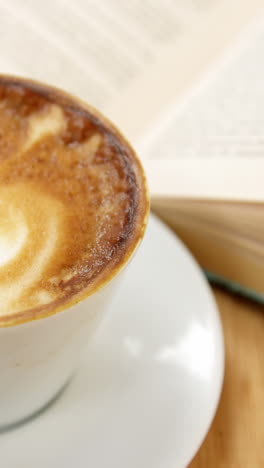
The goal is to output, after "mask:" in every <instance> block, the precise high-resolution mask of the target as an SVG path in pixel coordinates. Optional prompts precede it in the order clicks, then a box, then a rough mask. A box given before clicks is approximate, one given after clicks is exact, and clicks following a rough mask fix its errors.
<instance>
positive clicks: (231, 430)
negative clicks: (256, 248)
mask: <svg viewBox="0 0 264 468" xmlns="http://www.w3.org/2000/svg"><path fill="white" fill-rule="evenodd" d="M214 294H215V298H216V301H217V303H218V306H219V310H220V314H221V317H222V321H223V327H224V334H225V348H226V371H225V380H224V387H223V392H222V396H221V400H220V404H219V408H218V411H217V413H216V416H215V419H214V422H213V424H212V427H211V429H210V431H209V433H208V435H207V437H206V439H205V441H204V443H203V445H202V446H201V448H200V450H199V452H198V453H197V455H196V456H195V458H194V459H193V461H192V463H191V464H190V465H189V467H188V468H262V467H263V468H264V307H263V306H258V305H256V304H253V303H252V302H250V301H246V300H243V299H239V298H237V297H235V296H232V295H229V294H228V293H226V292H223V291H222V290H220V289H216V288H215V289H214Z"/></svg>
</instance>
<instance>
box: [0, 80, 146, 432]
mask: <svg viewBox="0 0 264 468" xmlns="http://www.w3.org/2000/svg"><path fill="white" fill-rule="evenodd" d="M0 80H1V81H5V80H6V81H7V82H9V81H11V82H12V83H16V82H17V83H19V82H21V81H24V82H25V81H26V83H29V84H30V85H32V86H34V87H36V89H41V90H44V91H45V93H46V94H47V95H48V96H51V97H52V96H53V95H54V96H60V99H61V100H63V102H69V103H70V104H72V102H73V101H74V104H75V105H77V106H78V103H79V105H80V106H81V107H82V108H83V109H87V110H88V111H89V112H90V113H92V114H93V115H95V116H96V117H97V118H98V119H100V120H101V121H102V122H103V124H104V126H105V128H106V129H107V128H108V129H109V131H110V132H113V133H114V134H115V135H117V138H119V139H120V141H121V142H122V145H123V146H125V147H127V148H129V151H130V154H132V159H131V161H133V164H134V166H135V167H136V169H135V174H136V171H137V174H138V180H139V181H140V184H141V185H140V184H139V186H140V187H141V192H140V193H141V195H140V197H139V198H140V200H141V201H140V202H139V205H138V213H139V215H138V219H140V220H141V221H138V220H137V221H136V223H137V224H135V226H137V231H135V233H136V235H135V236H134V237H133V236H132V237H131V239H132V240H131V242H130V245H129V247H128V248H127V250H125V255H124V256H123V257H122V258H123V259H122V260H120V263H119V264H118V267H113V268H112V270H111V267H110V269H109V271H108V270H106V271H107V272H108V273H106V276H105V277H104V279H103V281H102V282H101V283H100V281H99V286H98V285H97V286H96V288H95V289H94V292H92V293H91V292H89V291H88V292H87V294H86V293H85V291H84V294H83V296H84V298H83V299H82V300H81V301H80V302H78V303H76V304H75V305H72V306H71V307H69V308H67V304H66V305H65V308H64V309H63V310H59V311H57V310H56V311H54V313H52V312H50V311H49V313H47V314H46V315H45V312H44V313H43V314H42V315H41V316H36V315H34V314H33V315H32V314H31V315H30V314H29V316H27V313H25V314H24V313H23V314H22V315H23V317H22V320H21V316H20V317H18V318H16V314H13V315H14V316H13V318H12V320H11V321H10V320H9V318H8V317H7V322H6V323H5V322H4V321H3V320H2V319H3V317H2V316H1V317H0V318H1V320H0V430H5V429H7V428H9V427H10V426H12V425H14V424H17V423H18V422H21V421H23V420H25V419H27V418H28V417H30V416H32V415H33V414H35V413H36V412H38V411H39V410H41V409H42V408H43V407H45V406H46V405H47V404H48V403H49V402H50V401H51V400H52V399H54V398H55V396H56V395H57V394H58V393H59V392H60V390H61V389H62V388H63V387H64V386H65V385H66V383H67V382H68V380H69V379H70V377H71V376H72V374H73V372H74V370H75V369H76V367H77V365H78V362H79V358H80V355H81V352H82V350H83V348H84V346H85V345H86V344H87V343H89V340H90V339H91V336H92V335H93V333H94V330H95V329H96V326H97V324H98V323H99V321H100V319H101V318H102V316H103V315H104V313H105V312H106V311H107V305H108V304H109V301H110V300H111V297H112V295H113V292H114V290H115V288H116V287H117V285H118V281H117V279H118V278H119V276H120V274H121V275H122V274H123V270H124V267H125V266H126V264H127V263H128V261H129V260H130V259H131V258H132V255H133V254H134V252H135V251H136V248H137V246H138V244H139V243H140V240H141V238H142V235H143V233H144V230H145V226H146V221H147V216H148V208H149V206H148V205H149V204H148V196H147V189H146V185H145V180H144V174H143V170H142V168H141V166H140V163H139V161H138V160H137V157H136V156H135V154H134V152H133V150H132V149H131V148H130V146H129V144H128V143H127V142H126V141H125V139H124V138H123V137H122V135H121V134H120V133H119V132H118V130H117V129H115V127H114V126H113V125H112V124H110V123H109V122H108V121H107V119H105V118H104V117H103V116H101V115H100V114H99V113H98V112H97V111H95V109H91V108H90V107H89V106H87V105H86V104H84V103H81V102H80V101H78V100H77V99H76V98H72V97H71V96H69V95H67V93H64V92H62V91H58V90H55V89H54V88H51V87H48V86H46V85H42V84H39V83H33V82H31V81H29V80H22V79H20V78H13V77H1V78H0ZM131 164H132V162H131ZM133 229H135V227H134V228H133V227H132V230H133ZM107 275H108V276H107ZM55 312H56V313H55Z"/></svg>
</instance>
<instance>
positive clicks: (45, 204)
mask: <svg viewBox="0 0 264 468" xmlns="http://www.w3.org/2000/svg"><path fill="white" fill-rule="evenodd" d="M0 199H1V205H0V219H1V220H3V222H2V223H1V224H0V281H1V286H0V296H1V304H2V307H3V310H5V311H8V312H9V313H10V312H14V311H16V310H20V309H21V306H22V307H23V306H24V307H28V306H29V305H30V306H32V307H34V306H36V305H39V304H40V303H43V302H46V301H47V302H49V301H50V300H52V292H51V291H48V290H45V289H41V288H40V287H39V280H40V279H41V278H42V277H43V275H44V272H45V269H46V268H47V267H48V265H49V262H51V261H52V262H54V259H56V254H57V253H58V251H59V249H60V242H63V238H62V233H63V232H64V234H65V228H64V227H63V223H65V220H64V218H65V216H64V210H65V208H64V206H63V205H62V203H61V202H59V201H58V200H55V199H54V198H52V197H49V196H48V195H47V194H43V193H41V192H40V191H37V190H36V188H33V187H31V186H30V184H27V185H23V184H17V185H15V186H9V187H5V188H2V189H0ZM36 285H38V287H37V291H36V292H35V293H33V294H32V292H33V291H34V288H35V286H36ZM24 307H23V308H24Z"/></svg>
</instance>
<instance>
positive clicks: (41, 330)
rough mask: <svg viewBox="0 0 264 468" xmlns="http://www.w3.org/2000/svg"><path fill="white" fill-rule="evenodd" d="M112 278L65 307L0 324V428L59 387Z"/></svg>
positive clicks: (91, 328) (38, 405)
mask: <svg viewBox="0 0 264 468" xmlns="http://www.w3.org/2000/svg"><path fill="white" fill-rule="evenodd" d="M121 274H123V271H122V273H121ZM118 279H119V277H117V278H116V279H112V280H111V281H110V283H109V284H107V285H106V286H104V287H102V288H101V289H99V290H98V291H97V292H95V293H94V294H92V295H91V296H88V297H87V298H86V299H84V300H83V301H81V302H79V303H78V304H76V305H75V306H73V307H70V308H69V309H66V310H63V311H61V312H58V313H56V314H54V315H50V316H48V317H46V318H40V319H39V320H33V321H30V322H27V323H23V324H18V325H14V326H10V327H3V328H0V429H2V430H3V429H6V428H8V426H10V425H13V424H15V423H17V422H20V421H22V420H24V419H25V418H28V417H30V416H31V415H33V414H34V413H36V412H37V411H38V410H40V409H42V408H43V407H44V406H45V405H46V404H47V403H48V402H50V401H51V400H52V399H53V398H54V397H55V396H56V395H57V394H58V392H59V391H60V390H61V389H62V388H63V387H64V385H65V384H66V383H67V381H68V380H69V379H70V377H71V376H72V374H73V372H74V370H75V369H76V366H77V365H78V362H79V359H80V355H81V352H82V350H83V348H84V346H85V345H86V344H87V343H89V340H90V338H91V336H92V334H93V333H94V331H95V329H96V326H97V324H98V323H99V321H100V319H101V318H102V317H103V315H104V313H105V312H106V311H107V305H108V304H109V301H111V298H112V295H113V293H114V290H115V288H116V287H118V281H117V280H118Z"/></svg>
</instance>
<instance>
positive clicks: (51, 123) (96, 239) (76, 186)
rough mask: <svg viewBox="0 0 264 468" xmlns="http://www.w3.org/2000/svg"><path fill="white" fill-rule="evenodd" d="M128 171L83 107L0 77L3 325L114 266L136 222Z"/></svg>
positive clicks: (125, 157)
mask: <svg viewBox="0 0 264 468" xmlns="http://www.w3.org/2000/svg"><path fill="white" fill-rule="evenodd" d="M129 158H130V159H131V160H129ZM133 166H134V170H135V169H136V166H135V161H133V158H132V157H131V155H130V154H129V152H127V151H126V149H125V147H124V146H122V145H120V141H119V140H118V138H117V137H116V136H115V134H113V133H111V130H109V129H107V128H105V127H103V126H102V123H101V122H99V121H98V122H96V120H95V119H94V118H93V116H92V115H90V114H89V113H88V112H85V111H84V109H79V108H78V107H75V108H74V106H73V105H72V103H71V102H70V101H69V100H68V101H67V102H66V104H65V99H62V98H61V100H60V99H58V102H56V96H55V97H54V96H52V99H51V96H50V94H46V95H45V93H43V89H41V90H39V89H38V90H36V89H34V87H33V89H31V88H30V87H28V86H24V85H23V83H22V84H21V83H19V82H16V83H15V84H13V83H12V84H8V85H7V84H1V80H0V318H1V316H8V315H10V314H13V313H18V312H23V311H25V310H32V311H34V314H35V313H37V311H38V310H40V311H43V310H45V309H46V310H48V308H49V310H50V309H51V308H55V307H57V306H58V304H61V303H65V304H66V303H67V301H68V300H69V299H70V298H72V297H73V296H75V295H78V294H80V292H81V291H83V290H87V288H88V290H89V288H90V290H92V289H93V287H95V286H96V285H97V286H98V280H99V283H100V280H101V281H103V277H104V275H103V273H104V270H106V269H107V268H108V267H109V265H110V267H111V266H112V269H114V268H115V265H117V264H118V262H119V261H120V260H122V256H124V255H125V250H126V248H127V245H128V243H129V239H130V236H131V232H132V226H133V222H135V217H136V215H137V211H136V208H137V190H136V189H137V183H136V178H135V173H134V172H133V170H132V169H133ZM138 235H139V234H138Z"/></svg>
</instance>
